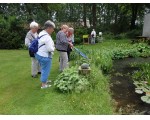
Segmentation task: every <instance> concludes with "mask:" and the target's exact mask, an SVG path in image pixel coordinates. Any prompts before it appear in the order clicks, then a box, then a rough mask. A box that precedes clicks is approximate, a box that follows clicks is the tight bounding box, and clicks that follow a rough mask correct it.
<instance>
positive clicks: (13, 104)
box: [0, 41, 126, 115]
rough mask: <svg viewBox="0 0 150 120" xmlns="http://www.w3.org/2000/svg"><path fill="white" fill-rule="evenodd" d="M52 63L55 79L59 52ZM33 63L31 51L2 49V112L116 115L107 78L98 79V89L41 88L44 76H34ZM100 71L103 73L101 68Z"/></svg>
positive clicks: (98, 45)
mask: <svg viewBox="0 0 150 120" xmlns="http://www.w3.org/2000/svg"><path fill="white" fill-rule="evenodd" d="M117 43H120V41H115V42H114V41H113V42H112V41H108V42H103V43H100V44H97V45H87V46H86V47H89V49H90V48H97V47H99V48H103V47H104V46H105V47H110V46H111V47H113V44H117ZM124 43H126V41H124ZM52 63H53V64H52V70H51V74H50V79H51V80H53V81H54V80H55V78H56V76H57V75H58V74H59V73H58V70H59V62H58V53H57V52H55V54H54V58H53V62H52ZM30 64H31V60H30V57H29V55H28V51H27V50H0V68H1V69H0V78H1V80H0V114H2V115H3V114H4V115H8V114H10V115H12V114H14V115H16V114H21V115H24V114H29V115H30V114H31V115H32V114H33V115H34V114H38V115H41V114H42V115H43V114H44V115H60V114H61V115H64V114H67V115H68V114H69V115H76V114H79V115H80V114H84V115H87V114H97V115H99V114H100V115H101V114H103V115H106V114H115V113H114V112H113V105H112V103H113V102H112V101H111V95H110V93H109V83H108V80H107V79H106V78H103V77H100V78H97V79H100V81H101V82H100V83H99V84H98V85H99V87H98V89H97V90H95V91H86V92H84V93H80V94H77V93H72V94H63V93H59V92H58V91H56V90H55V89H54V87H51V88H49V89H45V90H41V89H40V85H41V83H40V80H39V79H40V76H39V77H38V78H36V79H35V78H32V77H31V74H30V68H31V67H30V66H31V65H30ZM98 74H99V75H100V76H101V74H102V73H101V71H100V72H99V73H98Z"/></svg>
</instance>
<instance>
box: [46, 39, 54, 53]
mask: <svg viewBox="0 0 150 120" xmlns="http://www.w3.org/2000/svg"><path fill="white" fill-rule="evenodd" d="M45 46H46V49H47V50H48V52H54V50H55V46H54V42H53V40H52V38H51V37H46V41H45Z"/></svg>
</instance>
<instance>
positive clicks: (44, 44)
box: [35, 20, 55, 88]
mask: <svg viewBox="0 0 150 120" xmlns="http://www.w3.org/2000/svg"><path fill="white" fill-rule="evenodd" d="M54 28H55V24H54V23H53V22H52V21H50V20H48V21H47V22H45V24H44V30H43V31H41V32H40V33H39V37H40V36H42V37H41V38H40V39H39V40H38V42H39V46H41V47H40V48H39V49H38V51H37V53H36V54H35V58H36V59H37V60H38V61H39V63H40V66H41V78H40V79H41V82H42V86H41V88H48V87H50V86H51V85H48V84H47V82H48V77H49V74H50V69H51V62H52V55H53V52H54V50H55V47H54V42H53V40H52V38H51V36H50V35H51V34H52V32H53V31H54ZM43 35H44V36H43Z"/></svg>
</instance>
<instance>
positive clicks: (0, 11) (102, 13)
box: [0, 3, 150, 41]
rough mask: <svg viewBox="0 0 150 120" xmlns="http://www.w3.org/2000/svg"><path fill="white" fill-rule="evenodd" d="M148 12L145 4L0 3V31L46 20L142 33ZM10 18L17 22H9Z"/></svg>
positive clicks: (117, 32)
mask: <svg viewBox="0 0 150 120" xmlns="http://www.w3.org/2000/svg"><path fill="white" fill-rule="evenodd" d="M149 8H150V4H149V3H113V4H111V3H55V4H54V3H34V4H33V3H13V4H12V3H11V4H10V3H0V30H1V31H2V29H7V30H9V31H11V32H12V31H18V29H20V28H21V27H22V26H24V25H29V23H30V22H31V21H33V20H35V21H36V22H38V23H39V24H40V25H41V26H42V25H43V24H44V22H45V21H46V20H48V19H50V20H52V21H54V22H55V23H70V22H71V23H74V25H76V26H75V28H81V27H82V26H81V24H80V22H81V21H82V22H83V27H85V28H87V27H88V26H87V20H89V23H90V26H91V29H92V28H95V29H96V31H102V32H111V33H113V34H120V33H124V32H129V31H132V30H136V29H142V25H143V17H144V15H145V14H147V13H149V12H150V9H149ZM11 16H13V17H14V19H15V20H16V21H17V22H18V21H21V22H20V23H19V22H18V23H16V21H15V23H13V22H11V21H10V19H12V18H11ZM15 24H16V26H15ZM59 25H60V24H59ZM56 26H57V27H58V28H59V27H60V26H58V25H57V24H56ZM18 27H19V28H18ZM10 28H11V29H10ZM16 29H17V30H16ZM22 29H23V28H22ZM20 31H21V29H20V30H19V31H18V35H19V34H20V33H19V32H20ZM22 31H24V30H22ZM15 34H16V33H15ZM20 35H23V34H20ZM0 36H2V33H0ZM18 37H19V36H18ZM23 37H25V36H21V39H22V40H23ZM8 41H11V39H9V40H8Z"/></svg>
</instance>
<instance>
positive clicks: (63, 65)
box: [59, 52, 69, 71]
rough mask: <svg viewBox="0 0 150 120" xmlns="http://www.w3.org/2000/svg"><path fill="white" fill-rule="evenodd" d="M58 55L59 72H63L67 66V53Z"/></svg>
mask: <svg viewBox="0 0 150 120" xmlns="http://www.w3.org/2000/svg"><path fill="white" fill-rule="evenodd" d="M59 53H60V71H63V70H64V69H65V68H67V67H68V66H69V64H68V55H67V52H59Z"/></svg>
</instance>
